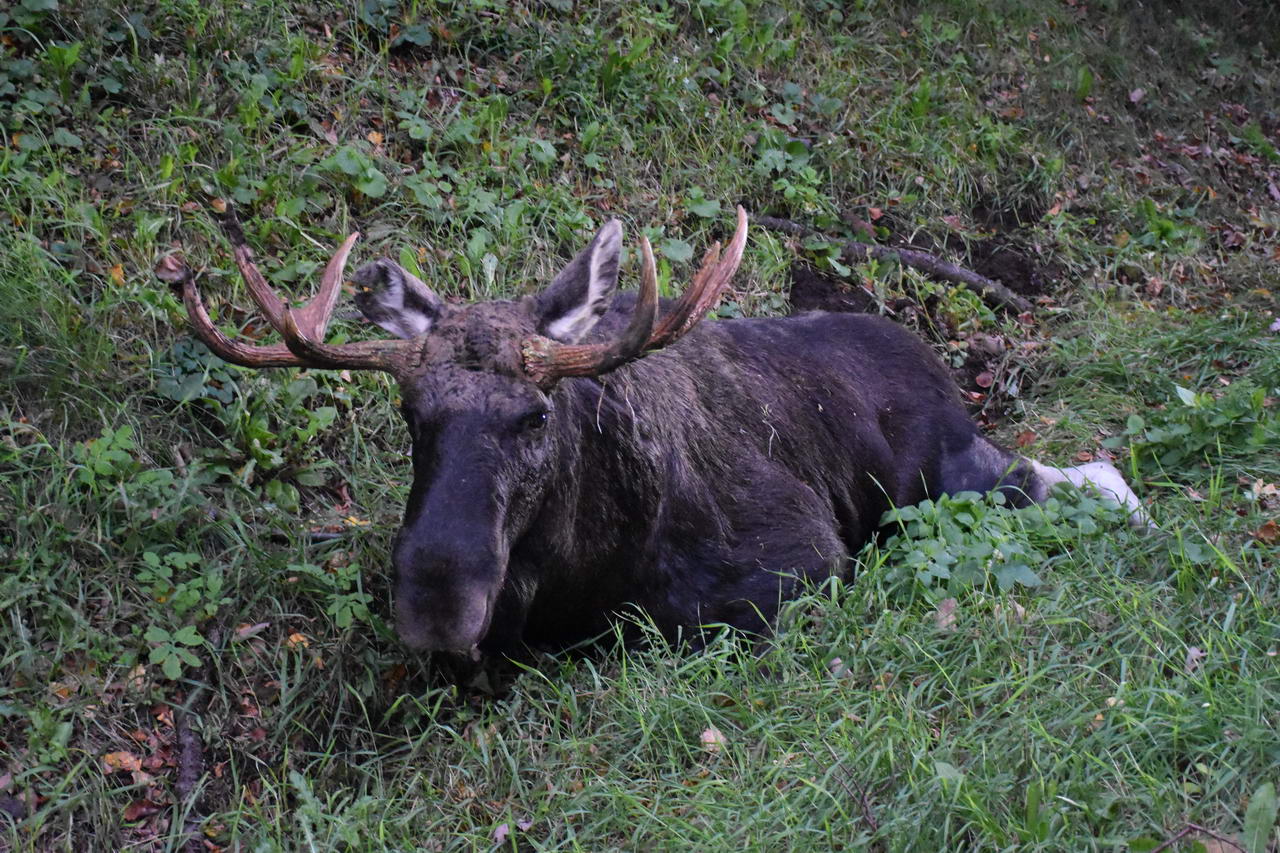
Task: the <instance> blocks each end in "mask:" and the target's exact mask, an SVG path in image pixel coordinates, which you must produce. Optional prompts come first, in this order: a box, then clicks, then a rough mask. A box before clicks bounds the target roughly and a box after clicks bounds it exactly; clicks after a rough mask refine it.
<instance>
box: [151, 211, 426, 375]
mask: <svg viewBox="0 0 1280 853" xmlns="http://www.w3.org/2000/svg"><path fill="white" fill-rule="evenodd" d="M222 230H223V232H224V233H225V234H226V235H227V239H228V240H230V241H231V246H232V251H233V253H234V256H235V261H236V266H237V267H239V269H240V275H241V276H243V277H244V280H245V284H247V285H248V287H249V293H250V295H252V297H253V301H254V302H255V303H257V305H258V308H259V309H261V311H262V313H263V316H265V317H266V318H267V322H269V323H270V324H271V327H272V328H273V329H275V330H276V331H277V332H279V333H280V334H281V335H282V336H283V337H284V341H285V342H284V343H283V344H269V345H267V346H255V345H251V344H243V343H240V342H238V341H233V340H231V339H230V338H228V337H227V336H226V335H224V334H223V333H222V332H221V330H219V329H218V327H217V326H215V325H214V324H213V321H212V320H211V319H210V318H209V313H208V311H206V310H205V307H204V301H203V300H202V299H201V298H200V290H199V288H198V287H197V286H196V277H195V273H193V272H192V271H191V269H190V268H189V267H188V266H187V265H186V264H185V263H183V261H182V260H181V258H180V257H178V256H176V255H168V256H166V257H165V258H164V259H162V260H161V261H160V263H159V265H157V267H156V275H157V276H159V277H160V278H161V279H163V280H164V281H167V282H169V284H170V285H172V286H173V288H174V289H175V290H179V291H181V293H182V301H183V304H185V305H186V308H187V316H188V317H190V319H191V325H192V326H193V327H194V328H195V332H196V336H197V337H199V338H200V340H202V341H204V343H205V345H206V346H208V347H209V349H211V350H213V352H214V354H216V355H217V356H218V357H220V358H222V359H224V360H225V361H230V362H232V363H233V364H239V365H243V366H245V367H319V368H331V369H341V368H348V369H353V370H384V371H387V372H388V373H392V374H396V375H399V374H402V373H404V372H405V370H406V369H407V366H408V361H409V356H410V355H411V350H412V349H413V346H412V345H411V344H410V342H409V341H402V340H380V341H358V342H355V343H349V344H342V345H339V346H331V345H328V344H326V343H324V335H325V332H326V331H327V330H328V328H329V319H330V317H332V316H333V308H334V305H335V304H336V303H337V301H338V292H339V290H340V289H341V286H342V271H343V270H344V269H345V268H346V265H347V256H348V255H350V254H351V247H352V246H354V245H355V242H356V240H357V239H359V237H360V235H359V233H355V234H352V235H351V236H350V237H348V238H347V239H346V240H345V241H343V243H342V245H341V246H339V247H338V250H337V251H336V252H334V255H333V257H332V258H331V259H330V260H329V263H328V265H327V266H326V267H325V270H324V274H323V275H321V277H320V289H319V290H318V291H317V292H316V295H315V297H314V298H312V300H311V301H310V302H308V303H307V304H306V305H304V306H303V307H301V308H289V307H288V306H287V305H286V304H285V302H284V300H282V299H281V298H280V297H279V296H278V295H276V292H275V291H274V290H272V289H271V285H269V284H267V280H266V279H265V278H263V276H262V273H261V272H259V271H258V267H257V265H256V264H254V262H253V252H252V251H251V250H250V249H249V246H248V245H247V244H246V242H245V239H244V232H243V231H241V229H240V223H239V222H238V221H237V220H236V218H235V216H234V214H232V213H230V212H228V213H227V215H226V216H225V217H224V218H223V219H222Z"/></svg>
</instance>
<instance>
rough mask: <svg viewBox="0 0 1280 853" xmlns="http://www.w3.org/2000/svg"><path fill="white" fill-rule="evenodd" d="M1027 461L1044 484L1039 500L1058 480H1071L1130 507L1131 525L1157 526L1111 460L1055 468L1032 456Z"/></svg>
mask: <svg viewBox="0 0 1280 853" xmlns="http://www.w3.org/2000/svg"><path fill="white" fill-rule="evenodd" d="M1024 461H1025V462H1029V463H1030V464H1031V467H1032V468H1034V469H1035V472H1036V476H1037V477H1038V478H1039V480H1040V483H1041V484H1042V490H1041V493H1040V494H1038V495H1036V500H1037V501H1042V500H1044V499H1045V498H1046V497H1048V493H1049V489H1050V488H1052V487H1053V485H1054V484H1055V483H1071V484H1072V485H1074V486H1077V487H1079V488H1082V489H1092V490H1095V491H1097V492H1098V493H1100V494H1101V495H1102V496H1103V497H1104V498H1109V499H1111V500H1113V501H1115V502H1116V503H1118V504H1120V506H1122V507H1124V508H1125V509H1127V510H1129V524H1130V526H1132V527H1155V523H1154V522H1153V521H1152V520H1151V517H1150V516H1148V515H1147V513H1146V511H1145V510H1144V509H1143V508H1142V503H1141V501H1139V500H1138V496H1137V495H1135V494H1134V493H1133V489H1131V488H1129V484H1128V483H1126V482H1125V481H1124V477H1123V476H1121V474H1120V472H1119V471H1117V470H1116V467H1115V466H1114V465H1112V464H1111V463H1110V462H1090V463H1089V464H1087V465H1077V466H1075V467H1072V468H1054V467H1053V466H1051V465H1041V464H1040V463H1039V462H1035V461H1033V460H1030V459H1026V460H1024Z"/></svg>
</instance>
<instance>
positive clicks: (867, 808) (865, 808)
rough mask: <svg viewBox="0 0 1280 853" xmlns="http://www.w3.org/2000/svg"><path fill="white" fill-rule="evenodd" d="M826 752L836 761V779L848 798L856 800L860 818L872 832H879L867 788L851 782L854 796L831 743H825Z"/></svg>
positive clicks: (878, 824) (842, 764) (842, 763)
mask: <svg viewBox="0 0 1280 853" xmlns="http://www.w3.org/2000/svg"><path fill="white" fill-rule="evenodd" d="M826 747H827V752H830V753H831V757H832V759H834V760H835V762H836V781H837V782H839V783H840V787H842V788H844V792H845V793H846V794H848V795H849V798H850V799H856V800H857V801H858V806H859V808H861V809H862V818H863V820H865V821H866V822H867V826H869V827H871V831H872V832H879V830H880V822H879V821H877V820H876V815H875V810H874V809H872V807H871V801H870V799H868V798H867V788H866V786H865V785H862V784H861V783H859V782H857V781H856V780H855V781H854V782H853V784H854V785H855V786H856V787H857V789H858V793H857V795H856V796H855V795H854V793H853V790H852V789H850V787H849V783H848V782H846V781H845V779H844V778H843V774H842V771H843V770H844V762H842V761H841V760H840V756H839V755H837V754H836V751H835V750H834V749H832V748H831V744H826Z"/></svg>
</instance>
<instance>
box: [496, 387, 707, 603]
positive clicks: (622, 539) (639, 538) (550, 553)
mask: <svg viewBox="0 0 1280 853" xmlns="http://www.w3.org/2000/svg"><path fill="white" fill-rule="evenodd" d="M634 369H636V368H635V367H628V368H624V369H622V370H619V371H617V372H616V373H614V374H611V375H610V376H609V377H608V378H607V379H603V380H596V379H573V380H567V381H565V382H563V383H562V384H561V386H560V387H559V388H558V389H557V390H556V392H555V398H554V399H555V406H556V408H557V410H558V420H559V421H560V426H559V429H558V430H557V435H556V439H555V440H556V441H557V442H558V443H559V445H560V447H559V451H560V464H559V465H558V466H557V468H556V473H555V474H554V475H553V476H554V479H553V480H552V481H551V482H550V483H548V486H547V490H546V493H545V497H544V499H543V503H542V508H541V510H540V511H539V513H538V515H537V517H536V518H535V519H534V520H533V522H532V524H531V525H530V527H529V533H527V534H526V535H525V536H523V537H521V538H520V539H519V540H518V541H517V542H516V543H515V545H514V547H513V549H512V560H511V571H512V573H513V579H514V575H515V573H523V572H528V573H529V574H530V575H532V576H534V577H536V578H537V587H538V591H539V592H538V598H539V603H540V606H541V603H542V602H543V601H551V602H553V603H554V602H555V601H556V600H557V599H558V598H560V597H562V594H563V593H564V592H566V591H568V590H572V591H573V594H572V596H568V597H571V598H573V599H574V601H575V608H577V609H580V610H581V611H583V612H588V611H590V612H605V611H609V610H612V609H615V608H617V607H618V606H620V605H622V604H625V603H626V602H627V601H629V600H631V599H632V598H633V597H634V593H635V590H636V589H637V584H644V583H645V582H648V581H652V580H654V578H651V577H647V575H650V574H655V573H657V572H659V571H660V567H659V566H657V565H655V563H656V562H657V561H655V560H653V559H646V558H645V556H646V555H648V556H650V557H652V553H651V552H652V550H653V548H654V547H655V545H656V543H655V542H654V541H653V538H654V531H655V529H656V528H657V527H658V526H659V524H660V519H661V515H662V513H663V504H664V501H665V500H666V499H667V495H668V487H669V485H670V481H671V476H670V474H671V471H672V469H673V467H674V468H676V469H678V468H679V466H680V465H682V464H683V459H682V456H681V454H680V452H679V449H678V448H676V449H675V450H674V451H673V449H672V448H670V447H666V446H664V441H663V437H662V436H661V435H659V434H657V430H656V424H657V422H658V418H659V417H660V416H661V417H664V418H665V417H667V416H668V415H669V414H671V413H667V412H663V411H660V409H661V406H659V405H657V403H658V402H659V401H656V400H654V399H652V397H651V396H650V395H649V394H648V391H647V388H648V384H647V383H632V382H630V381H628V379H629V373H630V372H631V371H632V370H634ZM575 566H576V567H587V568H585V569H584V568H579V569H578V573H577V574H574V573H573V572H572V571H571V570H569V569H566V567H575ZM588 581H589V583H588ZM584 595H585V596H589V597H590V598H591V599H592V600H591V601H590V602H585V601H583V596H584ZM553 606H554V605H553Z"/></svg>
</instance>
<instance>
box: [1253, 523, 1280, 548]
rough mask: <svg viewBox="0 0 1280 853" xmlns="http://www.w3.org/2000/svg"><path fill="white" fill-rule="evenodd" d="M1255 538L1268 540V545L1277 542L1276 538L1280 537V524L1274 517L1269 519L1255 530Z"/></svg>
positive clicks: (1263, 540) (1261, 540) (1262, 540)
mask: <svg viewBox="0 0 1280 853" xmlns="http://www.w3.org/2000/svg"><path fill="white" fill-rule="evenodd" d="M1253 535H1254V538H1256V539H1257V540H1258V541H1259V542H1266V543H1267V544H1268V545H1274V544H1276V540H1277V539H1280V525H1277V524H1276V520H1275V519H1274V518H1272V519H1268V520H1267V522H1266V523H1265V524H1263V525H1262V526H1261V527H1259V528H1258V529H1257V530H1255V531H1253Z"/></svg>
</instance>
